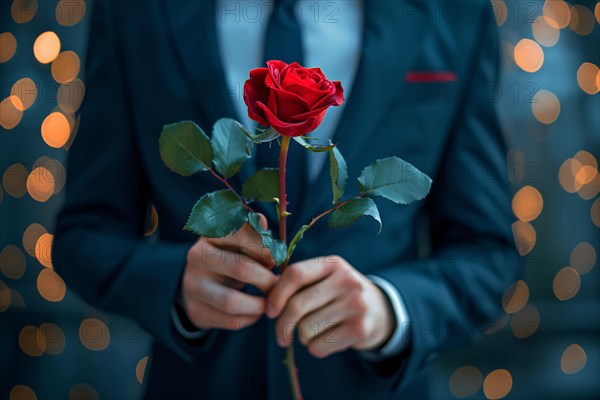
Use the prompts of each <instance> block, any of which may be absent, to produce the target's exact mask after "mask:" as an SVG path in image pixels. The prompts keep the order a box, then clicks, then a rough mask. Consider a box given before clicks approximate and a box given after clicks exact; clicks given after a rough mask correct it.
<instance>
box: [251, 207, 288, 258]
mask: <svg viewBox="0 0 600 400" xmlns="http://www.w3.org/2000/svg"><path fill="white" fill-rule="evenodd" d="M248 223H249V224H250V226H251V227H252V228H254V230H255V231H256V232H258V234H259V235H260V236H261V237H262V245H263V247H265V248H267V249H269V251H270V252H271V255H272V256H273V260H275V264H277V265H281V264H283V262H284V261H285V258H286V254H287V247H286V246H285V243H283V241H281V240H279V239H274V238H273V234H272V233H271V231H270V230H267V229H263V227H262V226H260V215H258V214H256V213H249V214H248Z"/></svg>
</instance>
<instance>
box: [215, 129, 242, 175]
mask: <svg viewBox="0 0 600 400" xmlns="http://www.w3.org/2000/svg"><path fill="white" fill-rule="evenodd" d="M210 143H211V145H212V149H213V163H214V164H215V168H216V170H217V171H219V173H221V175H223V176H224V177H225V178H230V177H232V176H233V175H235V174H237V173H238V172H239V171H240V169H242V164H243V163H244V161H246V160H247V159H248V158H250V150H249V149H248V143H249V140H248V138H247V137H246V136H245V135H244V134H243V130H242V129H241V127H240V124H239V123H237V122H236V121H234V120H232V119H230V118H221V119H220V120H218V121H217V122H216V123H215V125H214V126H213V132H212V138H211V141H210Z"/></svg>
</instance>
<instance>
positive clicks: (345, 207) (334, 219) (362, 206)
mask: <svg viewBox="0 0 600 400" xmlns="http://www.w3.org/2000/svg"><path fill="white" fill-rule="evenodd" d="M365 215H368V216H369V217H372V218H373V219H374V220H375V221H377V222H378V223H379V232H381V217H380V216H379V210H378V209H377V206H376V205H375V202H374V201H373V200H372V199H369V198H367V197H362V198H361V197H355V198H353V199H350V200H348V202H347V203H344V204H342V205H341V206H340V207H339V208H338V209H337V210H335V211H334V212H332V213H331V215H330V216H329V219H328V221H327V222H328V224H329V226H330V227H332V228H344V227H346V226H348V225H351V224H353V223H355V222H356V221H357V220H358V219H359V218H361V217H363V216H365ZM379 232H378V233H377V234H379Z"/></svg>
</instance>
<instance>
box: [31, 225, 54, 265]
mask: <svg viewBox="0 0 600 400" xmlns="http://www.w3.org/2000/svg"><path fill="white" fill-rule="evenodd" d="M53 240H54V235H52V234H50V233H42V234H41V235H40V237H39V238H38V240H37V241H36V242H35V258H37V260H38V262H39V263H40V264H42V265H43V266H44V267H46V268H50V269H52V258H51V257H52V241H53Z"/></svg>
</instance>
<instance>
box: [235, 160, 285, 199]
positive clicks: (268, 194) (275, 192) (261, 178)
mask: <svg viewBox="0 0 600 400" xmlns="http://www.w3.org/2000/svg"><path fill="white" fill-rule="evenodd" d="M242 196H244V198H245V199H246V200H250V199H252V200H256V201H267V202H268V201H275V198H277V197H279V169H278V168H263V169H261V170H258V171H257V172H256V173H255V174H254V175H252V176H251V177H250V178H248V180H247V181H246V183H244V185H243V186H242Z"/></svg>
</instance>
